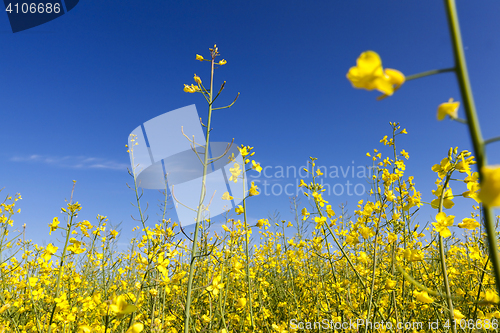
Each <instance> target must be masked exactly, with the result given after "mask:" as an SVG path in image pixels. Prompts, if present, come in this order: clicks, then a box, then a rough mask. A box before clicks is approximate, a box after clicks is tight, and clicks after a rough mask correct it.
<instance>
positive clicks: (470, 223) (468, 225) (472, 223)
mask: <svg viewBox="0 0 500 333" xmlns="http://www.w3.org/2000/svg"><path fill="white" fill-rule="evenodd" d="M458 227H459V228H464V229H469V230H474V229H476V228H477V227H479V222H477V221H476V220H474V219H471V218H465V219H463V220H462V222H460V223H459V224H458Z"/></svg>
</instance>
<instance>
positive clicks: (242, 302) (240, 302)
mask: <svg viewBox="0 0 500 333" xmlns="http://www.w3.org/2000/svg"><path fill="white" fill-rule="evenodd" d="M245 305H247V300H246V298H245V297H241V298H238V302H237V303H236V308H237V309H238V310H241V309H243V308H244V307H245Z"/></svg>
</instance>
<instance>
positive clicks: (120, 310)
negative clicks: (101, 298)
mask: <svg viewBox="0 0 500 333" xmlns="http://www.w3.org/2000/svg"><path fill="white" fill-rule="evenodd" d="M109 309H110V310H111V311H113V312H115V313H116V314H117V316H119V317H120V316H123V315H126V314H129V313H131V312H134V311H135V310H137V307H136V306H135V305H132V304H128V303H127V298H126V297H125V296H124V295H120V296H118V297H115V299H113V304H111V305H110V306H109Z"/></svg>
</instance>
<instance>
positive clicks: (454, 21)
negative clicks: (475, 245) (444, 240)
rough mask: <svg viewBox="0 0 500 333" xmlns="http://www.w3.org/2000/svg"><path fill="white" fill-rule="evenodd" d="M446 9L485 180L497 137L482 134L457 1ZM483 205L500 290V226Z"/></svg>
mask: <svg viewBox="0 0 500 333" xmlns="http://www.w3.org/2000/svg"><path fill="white" fill-rule="evenodd" d="M445 8H446V14H447V17H448V24H449V29H450V34H451V41H452V47H453V55H454V58H455V74H456V76H457V81H458V85H459V87H460V93H461V95H462V100H463V106H464V110H465V115H466V118H467V124H468V128H469V132H470V136H471V139H472V146H473V148H474V155H475V157H476V161H477V169H478V172H479V179H480V180H482V179H483V177H484V174H483V166H486V165H487V161H486V153H485V145H486V143H490V142H493V141H496V140H493V141H492V140H489V141H484V140H483V137H482V135H481V128H480V126H479V120H478V117H477V112H476V106H475V104H474V97H473V95H472V88H471V84H470V80H469V74H468V71H467V63H466V61H465V53H464V49H463V43H462V35H461V32H460V25H459V23H458V15H457V8H456V4H455V0H445ZM482 208H483V217H484V225H485V228H486V234H487V239H488V252H489V255H490V260H491V263H492V265H493V272H494V275H495V282H496V287H497V291H498V292H500V255H499V253H498V241H497V235H496V228H495V224H494V221H493V211H492V209H491V208H489V207H486V206H485V205H483V207H482Z"/></svg>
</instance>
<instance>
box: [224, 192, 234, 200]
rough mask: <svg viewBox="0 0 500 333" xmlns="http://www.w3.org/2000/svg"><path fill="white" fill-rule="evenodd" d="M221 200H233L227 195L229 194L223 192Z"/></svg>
mask: <svg viewBox="0 0 500 333" xmlns="http://www.w3.org/2000/svg"><path fill="white" fill-rule="evenodd" d="M222 200H233V197H232V196H230V195H229V192H225V193H224V194H223V195H222Z"/></svg>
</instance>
